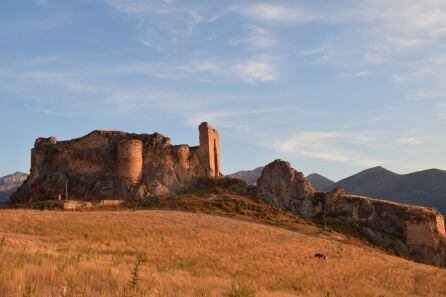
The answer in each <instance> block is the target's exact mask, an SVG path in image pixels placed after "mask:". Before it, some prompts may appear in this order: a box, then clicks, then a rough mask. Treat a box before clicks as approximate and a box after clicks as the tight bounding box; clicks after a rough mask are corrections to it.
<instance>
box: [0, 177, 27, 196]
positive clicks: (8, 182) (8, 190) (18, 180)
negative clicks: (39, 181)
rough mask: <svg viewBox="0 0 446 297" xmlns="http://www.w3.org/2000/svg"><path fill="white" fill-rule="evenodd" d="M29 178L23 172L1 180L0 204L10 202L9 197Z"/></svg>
mask: <svg viewBox="0 0 446 297" xmlns="http://www.w3.org/2000/svg"><path fill="white" fill-rule="evenodd" d="M27 177H28V174H26V173H23V172H16V173H13V174H10V175H6V176H4V177H1V178H0V202H5V201H8V200H9V197H10V196H11V195H12V193H14V192H15V191H16V190H17V188H18V187H20V186H21V185H22V184H23V182H24V181H25V180H26V178H27Z"/></svg>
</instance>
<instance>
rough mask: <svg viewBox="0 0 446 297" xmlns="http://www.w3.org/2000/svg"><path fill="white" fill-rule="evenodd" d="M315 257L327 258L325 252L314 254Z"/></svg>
mask: <svg viewBox="0 0 446 297" xmlns="http://www.w3.org/2000/svg"><path fill="white" fill-rule="evenodd" d="M314 257H315V258H318V259H323V260H325V257H326V256H325V255H324V254H314Z"/></svg>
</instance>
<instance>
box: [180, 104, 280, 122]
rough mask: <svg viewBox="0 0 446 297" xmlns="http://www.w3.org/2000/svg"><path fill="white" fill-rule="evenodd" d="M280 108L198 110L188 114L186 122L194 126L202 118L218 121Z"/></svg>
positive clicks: (276, 110)
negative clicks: (195, 112)
mask: <svg viewBox="0 0 446 297" xmlns="http://www.w3.org/2000/svg"><path fill="white" fill-rule="evenodd" d="M281 110H283V108H258V109H249V110H222V111H212V112H199V113H197V114H194V115H192V116H190V117H189V118H188V119H187V122H188V123H189V124H191V125H194V126H196V125H197V124H199V123H201V122H202V121H203V120H206V121H209V122H213V123H218V122H219V121H221V120H223V119H226V118H236V117H245V116H248V115H257V114H268V113H273V112H278V111H281Z"/></svg>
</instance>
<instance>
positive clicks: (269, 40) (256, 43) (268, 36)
mask: <svg viewBox="0 0 446 297" xmlns="http://www.w3.org/2000/svg"><path fill="white" fill-rule="evenodd" d="M230 45H248V47H249V48H250V49H268V48H273V47H275V46H277V45H278V40H277V38H276V37H275V36H274V34H273V33H271V32H270V31H269V30H267V29H265V28H262V27H259V26H254V25H250V26H248V36H247V37H243V38H238V39H234V40H231V41H230Z"/></svg>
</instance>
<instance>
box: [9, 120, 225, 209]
mask: <svg viewBox="0 0 446 297" xmlns="http://www.w3.org/2000/svg"><path fill="white" fill-rule="evenodd" d="M199 132H200V146H195V147H190V146H188V145H172V144H171V143H170V139H169V138H167V137H164V136H163V135H161V134H159V133H154V134H131V133H126V132H121V131H102V130H96V131H93V132H91V133H89V134H88V135H85V136H83V137H80V138H77V139H73V140H67V141H57V140H56V138H55V137H50V138H38V139H37V140H36V142H35V145H34V148H33V149H32V151H31V174H30V176H29V178H28V180H27V181H26V182H25V183H24V184H23V185H22V186H21V187H20V188H19V189H18V190H17V192H16V193H15V194H14V195H13V196H12V197H11V201H12V202H13V203H29V202H34V201H40V200H54V199H58V197H59V196H62V197H64V196H65V188H66V186H67V185H68V193H69V198H70V199H78V200H104V199H142V198H144V197H151V196H160V195H167V194H171V193H175V192H176V191H178V190H180V189H181V187H182V186H183V185H184V184H185V183H188V182H190V181H192V180H193V179H194V178H196V177H201V176H208V177H216V176H219V175H220V173H219V168H220V148H219V137H218V132H217V131H216V130H215V129H214V128H212V127H211V126H210V125H208V124H207V123H203V124H201V125H200V129H199ZM212 164H214V165H212Z"/></svg>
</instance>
